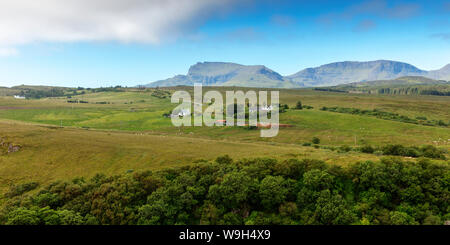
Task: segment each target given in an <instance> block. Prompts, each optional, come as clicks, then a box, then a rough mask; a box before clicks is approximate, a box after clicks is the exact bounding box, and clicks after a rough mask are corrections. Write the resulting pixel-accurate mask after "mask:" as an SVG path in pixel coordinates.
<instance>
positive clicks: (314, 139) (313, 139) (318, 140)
mask: <svg viewBox="0 0 450 245" xmlns="http://www.w3.org/2000/svg"><path fill="white" fill-rule="evenodd" d="M312 143H313V144H320V139H319V138H317V137H313V138H312Z"/></svg>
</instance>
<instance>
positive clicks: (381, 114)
mask: <svg viewBox="0 0 450 245" xmlns="http://www.w3.org/2000/svg"><path fill="white" fill-rule="evenodd" d="M320 110H322V111H331V112H338V113H346V114H354V115H363V116H373V117H377V118H380V119H384V120H391V121H398V122H404V123H413V124H421V125H427V126H441V127H447V126H449V125H448V124H447V123H445V122H444V121H442V120H438V121H436V120H426V118H425V117H417V118H409V117H408V116H405V115H400V114H398V113H392V112H386V111H380V110H378V109H374V110H361V109H357V108H346V107H325V106H324V107H322V108H321V109H320ZM424 118H425V119H424Z"/></svg>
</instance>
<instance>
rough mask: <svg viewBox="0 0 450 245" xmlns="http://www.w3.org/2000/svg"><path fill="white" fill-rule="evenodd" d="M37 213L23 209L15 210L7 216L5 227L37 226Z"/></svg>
mask: <svg viewBox="0 0 450 245" xmlns="http://www.w3.org/2000/svg"><path fill="white" fill-rule="evenodd" d="M39 222H40V219H39V216H38V212H37V211H36V210H30V209H27V208H24V207H20V208H17V209H15V210H13V211H12V212H11V213H9V214H8V217H7V221H6V223H5V224H6V225H38V224H39Z"/></svg>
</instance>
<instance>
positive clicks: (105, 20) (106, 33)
mask: <svg viewBox="0 0 450 245" xmlns="http://www.w3.org/2000/svg"><path fill="white" fill-rule="evenodd" d="M237 2H238V1H237V0H39V1H36V0H1V1H0V47H2V46H3V47H11V46H15V45H21V44H27V43H31V42H41V41H43V42H76V41H119V42H141V43H151V44H157V43H160V42H162V41H165V40H167V39H174V38H177V37H179V36H180V35H181V34H183V33H184V32H186V31H188V30H192V28H193V27H195V26H197V25H198V23H200V22H201V20H204V19H205V18H206V17H209V16H211V15H213V14H220V13H222V12H223V11H224V10H225V9H227V8H228V7H230V6H232V5H234V4H236V3H237ZM7 50H8V49H5V50H4V51H3V52H4V53H8V52H13V51H12V50H9V51H7Z"/></svg>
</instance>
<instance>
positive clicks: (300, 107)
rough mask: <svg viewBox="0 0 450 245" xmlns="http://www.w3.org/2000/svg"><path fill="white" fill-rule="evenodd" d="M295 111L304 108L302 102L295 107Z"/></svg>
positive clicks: (298, 102)
mask: <svg viewBox="0 0 450 245" xmlns="http://www.w3.org/2000/svg"><path fill="white" fill-rule="evenodd" d="M295 109H297V110H301V109H303V106H302V102H301V101H297V104H296V105H295Z"/></svg>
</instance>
